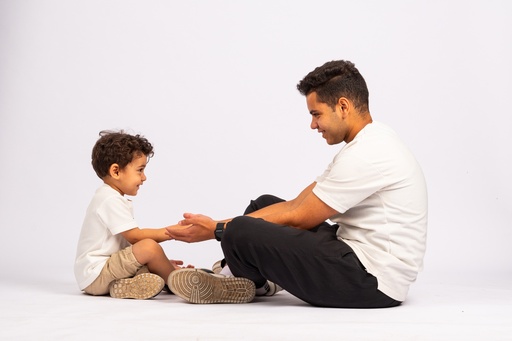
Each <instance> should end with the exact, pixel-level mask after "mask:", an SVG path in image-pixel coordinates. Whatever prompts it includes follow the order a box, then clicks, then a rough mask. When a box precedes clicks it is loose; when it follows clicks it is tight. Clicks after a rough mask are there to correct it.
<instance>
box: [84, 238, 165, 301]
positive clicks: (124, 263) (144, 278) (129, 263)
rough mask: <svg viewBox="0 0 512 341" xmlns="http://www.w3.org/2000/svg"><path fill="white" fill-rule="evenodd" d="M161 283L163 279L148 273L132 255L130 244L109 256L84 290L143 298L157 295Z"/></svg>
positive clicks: (88, 292) (91, 292)
mask: <svg viewBox="0 0 512 341" xmlns="http://www.w3.org/2000/svg"><path fill="white" fill-rule="evenodd" d="M134 276H135V277H134ZM116 285H117V287H115V286H116ZM163 285H164V283H163V280H162V279H161V278H159V276H157V275H154V274H149V273H148V269H147V267H146V266H144V265H142V264H140V263H139V262H138V261H137V259H136V258H135V256H134V255H133V252H132V246H128V247H127V248H125V249H123V250H120V251H118V252H116V253H114V254H112V255H111V256H110V258H109V259H108V261H107V263H106V264H105V266H104V267H103V269H102V270H101V273H100V275H99V276H98V278H96V280H95V281H94V282H93V283H92V284H91V285H89V286H88V287H87V288H85V289H84V291H85V292H86V293H87V294H90V295H106V294H108V293H109V292H110V293H111V296H112V297H118V298H139V299H143V298H151V297H153V296H155V295H157V294H158V293H159V292H160V291H161V290H162V287H163Z"/></svg>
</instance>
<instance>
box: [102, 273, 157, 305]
mask: <svg viewBox="0 0 512 341" xmlns="http://www.w3.org/2000/svg"><path fill="white" fill-rule="evenodd" d="M164 285H165V282H164V280H163V279H162V278H161V277H160V276H158V275H155V274H152V273H143V274H140V275H137V276H135V277H133V278H123V279H116V280H115V281H112V283H110V296H111V297H113V298H135V299H138V300H145V299H148V298H152V297H155V296H156V295H158V294H159V293H160V291H162V289H163V287H164Z"/></svg>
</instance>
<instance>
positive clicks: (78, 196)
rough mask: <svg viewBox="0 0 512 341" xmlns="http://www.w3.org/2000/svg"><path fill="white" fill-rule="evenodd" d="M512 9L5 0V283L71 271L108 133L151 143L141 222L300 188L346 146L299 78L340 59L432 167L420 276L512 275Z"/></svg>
mask: <svg viewBox="0 0 512 341" xmlns="http://www.w3.org/2000/svg"><path fill="white" fill-rule="evenodd" d="M510 7H511V6H510V5H509V3H508V2H507V1H505V0H504V1H493V0H485V1H484V0H481V1H416V2H411V1H378V0H375V1H365V2H362V1H341V0H336V1H315V2H314V3H312V2H300V1H282V0H273V1H253V2H248V1H234V0H233V1H225V0H223V1H125V0H123V1H105V0H102V1H69V0H60V1H59V0H55V1H49V0H43V1H14V0H13V1H11V0H0V115H1V116H0V148H1V149H0V151H1V154H0V155H1V157H2V159H3V161H2V166H1V167H0V179H2V183H3V184H2V188H1V190H0V213H1V214H0V217H1V225H0V229H1V230H0V231H1V237H2V244H1V247H0V256H1V259H2V263H3V265H2V268H3V269H2V272H1V274H0V278H4V277H6V276H9V277H13V276H17V277H19V278H20V279H23V278H28V277H30V278H35V277H36V276H46V277H51V278H56V277H57V278H66V280H69V279H70V278H71V279H72V278H73V274H72V267H73V261H74V256H75V248H76V241H77V238H78V234H79V231H80V226H81V223H82V219H83V215H84V212H85V209H86V206H87V204H88V202H89V200H90V198H91V196H92V194H93V192H94V190H95V189H96V187H98V186H99V185H100V180H99V179H97V178H96V175H95V174H94V171H93V170H92V168H91V166H90V151H91V149H92V146H93V144H94V142H95V141H96V139H97V136H98V132H99V131H100V130H103V129H127V130H129V131H132V132H136V133H142V134H143V135H145V136H146V137H147V138H148V139H149V140H150V141H152V142H153V144H154V145H155V148H156V154H155V157H154V158H153V159H152V160H151V162H150V163H149V166H148V168H147V175H148V181H147V182H146V183H145V184H144V186H143V187H142V188H141V190H140V191H139V195H138V196H137V197H134V198H133V200H134V206H135V214H136V218H137V220H138V222H139V223H140V224H141V226H144V227H161V226H164V225H169V224H174V223H176V222H177V221H178V220H179V219H180V218H181V214H182V213H183V212H185V211H189V212H196V213H204V214H207V215H210V216H212V217H213V218H218V219H221V218H227V217H231V216H234V215H237V214H240V213H242V211H243V209H244V208H245V206H246V205H247V203H248V201H249V199H252V198H255V197H256V196H258V195H259V194H263V193H272V194H276V195H279V196H281V197H284V198H287V199H290V198H292V197H294V196H295V195H296V194H298V193H299V191H300V190H302V189H303V188H304V187H305V186H306V185H308V184H309V183H311V182H312V181H313V180H314V179H315V177H316V176H317V175H318V174H320V173H321V172H322V171H323V170H324V168H325V167H326V166H327V164H328V163H329V162H330V161H331V158H332V157H333V156H334V154H335V153H336V151H337V150H338V149H339V148H340V146H328V145H327V144H326V143H325V141H324V140H323V139H322V138H321V137H320V136H319V135H318V134H317V133H316V132H315V131H312V130H311V129H310V128H309V122H310V121H309V119H310V117H309V114H308V112H307V109H306V105H305V99H304V98H303V97H302V96H301V95H300V94H299V93H298V92H297V90H296V88H295V86H296V84H297V82H298V81H299V80H300V79H301V78H302V77H303V76H304V75H306V74H307V73H308V72H309V71H311V70H312V69H313V68H314V67H316V66H319V65H321V64H323V63H324V62H326V61H329V60H333V59H348V60H351V61H353V62H354V63H355V64H356V66H357V67H358V68H359V70H360V71H361V73H362V74H363V76H364V77H365V78H366V80H367V83H368V86H369V89H370V110H371V112H372V115H373V117H374V119H376V120H379V121H382V122H385V123H387V124H389V125H391V126H392V127H394V128H395V130H397V132H398V133H399V134H400V135H401V136H402V137H403V139H404V140H405V141H406V142H407V144H408V145H409V146H410V147H411V149H412V150H413V151H414V153H415V155H416V156H417V158H418V160H419V162H420V163H421V165H422V167H423V169H424V172H425V175H426V178H427V183H428V188H429V205H430V206H429V207H430V213H429V236H428V250H427V255H426V262H425V272H424V274H423V276H433V277H436V276H438V278H440V279H441V278H442V277H441V276H442V274H443V273H449V272H452V273H453V274H455V275H458V274H460V273H463V272H464V273H467V274H469V277H468V278H477V277H481V276H496V277H498V276H499V275H506V276H508V277H509V278H510V276H512V264H511V259H512V252H511V249H512V248H511V247H510V246H509V245H510V240H511V239H512V238H511V237H512V231H511V228H510V225H511V224H510V222H511V220H512V219H511V218H512V213H511V212H512V197H511V192H512V184H511V180H510V174H511V169H510V168H511V166H510V163H511V153H510V151H509V148H510V146H511V145H512V138H511V136H510V134H507V133H508V130H509V127H508V124H509V123H510V115H511V109H510V106H509V102H508V99H509V98H510V96H511V92H512V68H511V61H512V25H511V21H510V18H512V11H511V9H510ZM164 245H165V246H164V247H165V250H166V252H167V253H168V255H169V256H170V257H174V258H178V259H183V260H185V262H187V263H192V264H195V265H196V266H202V267H209V266H210V265H211V264H212V263H213V262H214V261H216V260H217V259H219V257H221V251H220V247H219V245H218V244H217V242H215V241H208V242H204V243H198V244H191V245H188V244H184V243H179V242H175V241H171V242H167V243H165V244H164ZM420 278H421V277H420ZM453 278H455V276H453ZM443 280H444V279H443Z"/></svg>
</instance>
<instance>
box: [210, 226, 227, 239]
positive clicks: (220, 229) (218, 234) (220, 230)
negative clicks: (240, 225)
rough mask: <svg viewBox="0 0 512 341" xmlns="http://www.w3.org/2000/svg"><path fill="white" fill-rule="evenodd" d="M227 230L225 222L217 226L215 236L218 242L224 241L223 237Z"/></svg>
mask: <svg viewBox="0 0 512 341" xmlns="http://www.w3.org/2000/svg"><path fill="white" fill-rule="evenodd" d="M225 228H226V223H225V222H220V223H217V225H215V231H214V232H213V234H214V236H215V239H216V240H217V241H219V242H220V241H221V240H222V235H223V234H224V229H225Z"/></svg>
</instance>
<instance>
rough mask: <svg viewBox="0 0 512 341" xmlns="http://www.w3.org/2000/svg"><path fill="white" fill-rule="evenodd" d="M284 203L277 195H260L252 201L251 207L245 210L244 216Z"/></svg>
mask: <svg viewBox="0 0 512 341" xmlns="http://www.w3.org/2000/svg"><path fill="white" fill-rule="evenodd" d="M282 201H284V200H283V199H281V198H279V197H276V196H275V195H271V194H263V195H260V196H259V197H258V198H256V199H255V200H251V202H250V204H249V206H248V207H247V209H246V210H245V212H244V214H248V213H252V212H254V211H257V210H259V209H262V208H264V207H267V206H270V205H273V204H275V203H278V202H282Z"/></svg>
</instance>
